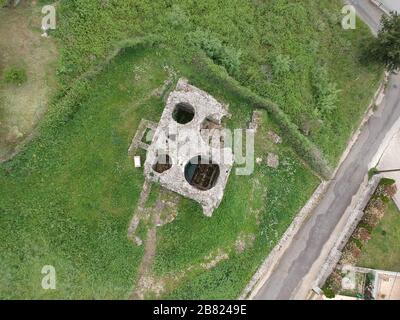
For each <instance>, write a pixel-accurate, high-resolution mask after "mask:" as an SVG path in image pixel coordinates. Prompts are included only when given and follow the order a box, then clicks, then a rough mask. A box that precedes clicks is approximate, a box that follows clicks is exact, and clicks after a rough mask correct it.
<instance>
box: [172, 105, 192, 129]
mask: <svg viewBox="0 0 400 320" xmlns="http://www.w3.org/2000/svg"><path fill="white" fill-rule="evenodd" d="M194 112H195V111H194V108H193V107H192V106H191V105H190V104H188V103H185V102H181V103H178V104H177V105H176V106H175V109H174V111H173V112H172V118H173V119H174V120H175V121H176V122H178V123H180V124H186V123H189V122H190V121H192V120H193V118H194Z"/></svg>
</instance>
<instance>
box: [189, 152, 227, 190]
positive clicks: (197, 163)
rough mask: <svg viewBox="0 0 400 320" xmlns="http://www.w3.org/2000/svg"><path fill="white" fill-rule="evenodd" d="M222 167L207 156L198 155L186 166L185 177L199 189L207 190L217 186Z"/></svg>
mask: <svg viewBox="0 0 400 320" xmlns="http://www.w3.org/2000/svg"><path fill="white" fill-rule="evenodd" d="M219 173H220V169H219V165H218V164H215V163H212V161H210V160H209V159H208V158H207V157H203V156H196V157H194V158H192V159H191V160H190V161H189V162H188V163H187V164H186V166H185V179H186V181H187V182H188V183H189V184H190V185H191V186H193V187H195V188H196V189H198V190H202V191H206V190H210V189H212V188H213V187H215V185H216V183H217V180H218V177H219Z"/></svg>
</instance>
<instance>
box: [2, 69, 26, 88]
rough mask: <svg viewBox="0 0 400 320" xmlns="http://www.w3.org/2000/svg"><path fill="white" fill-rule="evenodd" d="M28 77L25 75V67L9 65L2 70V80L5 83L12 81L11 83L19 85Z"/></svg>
mask: <svg viewBox="0 0 400 320" xmlns="http://www.w3.org/2000/svg"><path fill="white" fill-rule="evenodd" d="M27 79H28V77H27V75H26V71H25V69H22V68H17V67H11V68H9V69H6V71H5V72H4V81H5V82H6V83H12V84H17V85H19V86H20V85H21V84H23V83H24V82H26V80H27Z"/></svg>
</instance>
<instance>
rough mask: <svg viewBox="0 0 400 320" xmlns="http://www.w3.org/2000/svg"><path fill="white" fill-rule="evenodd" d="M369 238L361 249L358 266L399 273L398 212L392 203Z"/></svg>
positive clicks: (399, 239)
mask: <svg viewBox="0 0 400 320" xmlns="http://www.w3.org/2000/svg"><path fill="white" fill-rule="evenodd" d="M371 237H372V238H371V240H369V241H368V243H367V244H366V245H365V246H364V247H363V249H362V253H361V258H360V260H359V262H358V265H359V266H361V267H366V268H372V269H380V270H387V271H396V272H400V212H399V209H398V208H397V207H396V205H395V203H394V202H393V201H391V202H390V203H389V206H388V209H387V211H386V213H385V216H384V217H383V219H382V221H381V222H380V223H379V225H378V226H377V227H376V228H375V229H374V230H373V232H372V235H371Z"/></svg>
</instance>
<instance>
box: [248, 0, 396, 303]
mask: <svg viewBox="0 0 400 320" xmlns="http://www.w3.org/2000/svg"><path fill="white" fill-rule="evenodd" d="M349 2H352V3H354V5H355V7H356V9H357V13H358V15H359V16H360V17H361V18H362V19H363V20H364V21H365V22H366V23H367V24H368V25H369V26H370V27H371V29H372V30H373V31H374V32H375V33H376V32H377V30H378V27H379V21H380V16H381V13H380V11H379V10H378V9H377V8H376V7H375V6H373V5H372V4H370V2H369V1H368V0H361V1H349ZM399 117H400V75H392V76H391V77H390V80H389V85H388V91H387V95H386V97H385V99H384V101H383V102H382V105H381V106H380V107H379V109H378V110H377V111H376V112H375V113H374V115H373V116H372V117H371V118H370V120H369V121H368V122H367V123H366V124H365V126H364V127H363V129H362V132H361V134H360V137H359V139H358V140H357V142H356V143H355V145H354V146H353V148H352V149H351V151H350V153H349V155H348V157H347V158H346V160H345V161H344V162H343V163H342V165H341V167H340V168H339V170H338V172H337V174H336V176H335V178H334V179H333V180H332V182H331V184H330V186H329V188H328V190H327V193H326V195H325V196H324V198H323V199H322V200H321V202H320V203H319V205H318V206H317V207H316V209H315V210H314V212H313V213H312V215H311V217H310V218H309V219H308V220H307V221H306V222H305V223H304V225H303V226H302V227H301V228H300V230H299V232H298V233H297V235H296V236H295V238H294V240H293V242H292V244H291V245H290V247H289V248H288V249H287V251H286V252H285V253H284V255H283V257H282V259H281V260H280V262H279V263H278V265H277V267H276V268H275V270H274V271H273V272H272V274H271V276H270V277H269V278H268V280H267V281H266V282H265V283H264V285H263V286H262V288H261V289H260V290H259V292H258V294H257V295H256V297H255V299H262V300H276V299H293V298H296V299H297V298H305V296H304V297H299V295H298V292H299V288H301V290H302V291H303V290H304V287H305V286H309V285H310V283H311V282H310V281H309V280H310V277H311V278H313V280H315V277H316V276H317V274H315V275H314V274H312V273H311V272H310V270H311V269H312V267H314V268H315V265H314V263H317V262H316V261H320V260H321V257H324V255H325V254H326V253H325V251H323V247H324V245H325V243H326V242H327V241H328V239H329V237H330V236H331V234H332V233H333V231H334V229H335V227H336V226H337V224H338V222H339V220H340V218H341V217H342V215H343V214H344V212H345V210H346V208H347V207H348V206H349V205H350V203H351V200H352V197H353V195H355V194H356V192H357V190H358V189H359V187H360V185H361V183H362V181H363V179H364V177H365V175H366V174H367V172H368V165H369V163H370V162H371V161H372V159H373V157H374V155H375V154H376V153H377V151H378V149H379V146H380V145H381V143H382V141H383V140H384V137H385V135H386V134H387V132H388V131H389V130H390V129H391V127H392V125H393V124H394V123H395V122H396V120H397V119H399ZM321 266H322V263H321ZM314 268H313V269H314ZM306 276H307V278H306V279H307V281H305V277H306ZM306 289H311V287H310V288H306Z"/></svg>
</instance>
